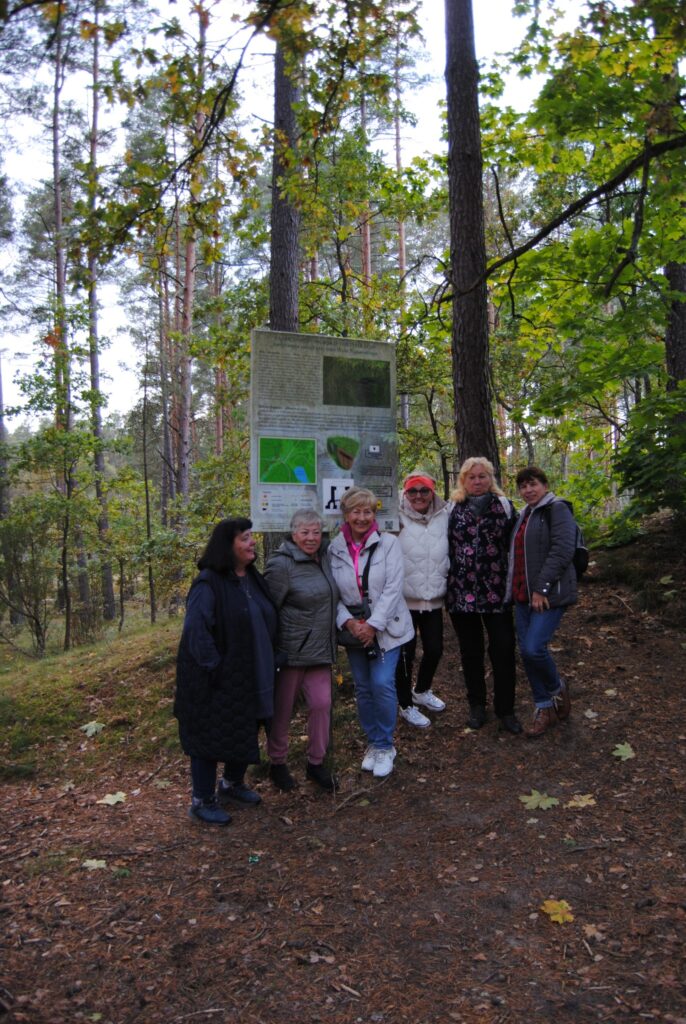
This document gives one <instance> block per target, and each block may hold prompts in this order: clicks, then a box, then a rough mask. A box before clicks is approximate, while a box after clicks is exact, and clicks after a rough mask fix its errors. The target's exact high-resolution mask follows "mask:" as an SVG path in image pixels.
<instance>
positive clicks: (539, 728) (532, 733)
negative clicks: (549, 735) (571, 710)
mask: <svg viewBox="0 0 686 1024" xmlns="http://www.w3.org/2000/svg"><path fill="white" fill-rule="evenodd" d="M554 725H557V715H556V713H555V708H537V709H536V713H535V715H534V720H533V722H532V723H531V725H529V726H527V727H526V728H525V730H524V734H525V735H526V736H528V737H529V738H530V739H536V738H537V737H538V736H542V735H543V733H544V732H547V731H548V729H552V727H553V726H554Z"/></svg>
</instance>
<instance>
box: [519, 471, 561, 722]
mask: <svg viewBox="0 0 686 1024" xmlns="http://www.w3.org/2000/svg"><path fill="white" fill-rule="evenodd" d="M517 487H518V488H519V493H520V495H521V497H522V498H523V499H524V501H525V502H526V507H525V508H524V509H523V510H522V512H520V514H519V518H518V519H517V522H516V523H515V527H514V530H513V531H512V541H511V543H510V562H509V573H508V581H507V594H508V598H509V599H511V600H512V601H513V602H514V608H515V627H516V630H517V640H518V642H519V651H520V654H521V656H522V662H523V663H524V668H525V669H526V674H527V676H528V679H529V683H530V684H531V691H532V694H533V698H534V705H535V709H536V710H535V714H534V720H533V724H532V725H531V726H530V727H529V728H527V729H525V730H524V731H525V733H526V735H527V736H530V737H536V736H542V735H543V733H544V732H546V731H547V730H548V729H550V728H551V727H552V726H554V725H556V724H557V722H558V721H564V720H565V719H567V718H568V717H569V713H570V710H571V703H570V699H569V689H568V688H567V686H566V685H565V683H563V682H562V680H561V679H560V675H559V673H558V670H557V665H556V664H555V661H554V659H553V656H552V654H551V653H550V650H549V649H548V644H549V643H550V641H551V639H552V637H553V634H554V633H555V630H556V629H557V627H558V626H559V624H560V620H561V619H562V616H563V615H564V613H565V610H566V609H567V608H568V607H569V605H572V604H575V603H576V570H575V568H574V564H573V558H574V550H575V547H576V522H575V521H574V516H573V515H572V513H571V511H570V508H569V506H568V505H567V503H566V502H565V501H558V500H556V498H555V495H554V494H553V493H552V491H549V490H548V478H547V476H546V474H545V473H544V471H543V470H542V469H539V468H538V466H527V467H526V468H525V469H521V470H520V471H519V473H518V474H517Z"/></svg>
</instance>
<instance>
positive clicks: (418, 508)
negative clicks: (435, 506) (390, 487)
mask: <svg viewBox="0 0 686 1024" xmlns="http://www.w3.org/2000/svg"><path fill="white" fill-rule="evenodd" d="M403 493H404V495H405V497H406V498H407V500H408V501H409V503H410V508H411V509H412V510H413V511H414V512H418V513H419V515H424V513H425V512H428V510H429V508H430V507H431V502H432V501H433V498H434V492H433V491H432V490H431V488H430V487H424V486H422V485H420V484H413V485H412V487H408V488H407V489H406V490H405V491H404V492H403Z"/></svg>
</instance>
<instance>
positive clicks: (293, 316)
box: [269, 45, 300, 331]
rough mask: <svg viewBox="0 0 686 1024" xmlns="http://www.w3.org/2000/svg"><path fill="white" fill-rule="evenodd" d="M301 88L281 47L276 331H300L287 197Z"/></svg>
mask: <svg viewBox="0 0 686 1024" xmlns="http://www.w3.org/2000/svg"><path fill="white" fill-rule="evenodd" d="M297 98H298V87H297V85H296V83H295V82H294V81H293V79H292V78H291V77H290V75H289V74H288V73H287V71H286V62H285V58H284V53H283V50H282V49H281V46H280V45H277V47H276V54H275V57H274V156H273V160H272V210H271V261H270V265H269V326H270V327H271V329H272V330H273V331H297V330H298V325H299V319H300V310H299V301H300V294H299V285H300V245H299V235H300V214H299V212H298V210H297V209H296V208H295V206H293V204H292V203H291V202H290V200H289V198H288V196H287V195H286V194H285V193H284V190H283V183H284V179H285V178H286V177H287V175H288V168H289V154H292V153H293V151H294V150H295V146H296V121H295V111H294V109H293V105H294V103H295V102H296V100H297Z"/></svg>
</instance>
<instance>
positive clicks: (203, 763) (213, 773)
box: [191, 757, 248, 800]
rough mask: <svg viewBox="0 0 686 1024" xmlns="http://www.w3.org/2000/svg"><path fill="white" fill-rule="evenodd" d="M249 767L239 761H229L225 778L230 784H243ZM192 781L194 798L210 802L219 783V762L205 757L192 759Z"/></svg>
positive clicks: (225, 768) (226, 765)
mask: <svg viewBox="0 0 686 1024" xmlns="http://www.w3.org/2000/svg"><path fill="white" fill-rule="evenodd" d="M247 767H248V766H247V764H243V763H240V762H238V761H227V762H226V763H225V765H224V778H225V779H227V780H228V781H229V782H242V781H243V776H244V775H245V771H246V768H247ZM191 780H192V782H193V796H195V797H198V798H199V799H200V800H209V799H210V797H211V796H212V795H213V794H214V787H215V785H216V782H217V762H216V761H209V760H208V759H207V758H205V757H191Z"/></svg>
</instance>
